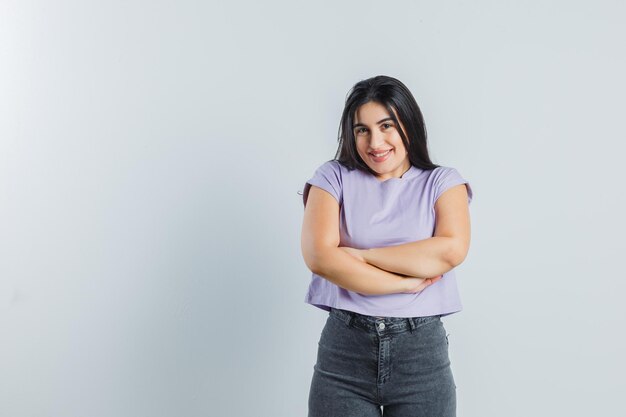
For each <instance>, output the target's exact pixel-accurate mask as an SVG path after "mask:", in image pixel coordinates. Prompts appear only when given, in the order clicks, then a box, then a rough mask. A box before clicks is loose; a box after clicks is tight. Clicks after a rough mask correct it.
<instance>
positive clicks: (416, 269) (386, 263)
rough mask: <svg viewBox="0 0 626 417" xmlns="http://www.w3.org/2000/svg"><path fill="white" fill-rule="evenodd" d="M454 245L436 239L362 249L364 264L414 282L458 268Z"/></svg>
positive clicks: (447, 239) (450, 241)
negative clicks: (416, 279)
mask: <svg viewBox="0 0 626 417" xmlns="http://www.w3.org/2000/svg"><path fill="white" fill-rule="evenodd" d="M456 247H457V244H456V241H455V239H454V238H451V237H443V236H435V237H431V238H428V239H424V240H418V241H415V242H409V243H403V244H400V245H395V246H385V247H380V248H371V249H363V250H361V251H360V253H361V255H362V256H363V259H364V261H365V262H367V263H368V264H370V265H374V266H377V267H378V268H381V269H384V270H386V271H389V272H395V273H398V274H403V275H407V276H411V277H417V278H433V277H436V276H438V275H441V274H443V273H444V272H448V271H449V270H451V269H452V268H454V267H455V266H456V265H457V259H458V256H457V254H456V253H457V251H456Z"/></svg>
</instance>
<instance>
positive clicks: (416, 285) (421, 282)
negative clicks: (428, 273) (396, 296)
mask: <svg viewBox="0 0 626 417" xmlns="http://www.w3.org/2000/svg"><path fill="white" fill-rule="evenodd" d="M442 277H443V275H437V276H436V277H434V278H412V277H408V278H403V279H402V284H403V286H404V290H403V291H401V293H403V294H415V293H418V292H420V291H423V290H424V289H426V287H428V286H430V285H432V284H434V283H435V282H437V281H439V280H440V279H441V278H442Z"/></svg>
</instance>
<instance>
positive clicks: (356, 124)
mask: <svg viewBox="0 0 626 417" xmlns="http://www.w3.org/2000/svg"><path fill="white" fill-rule="evenodd" d="M387 120H391V121H393V119H392V118H391V117H385V118H384V119H380V120H379V121H377V122H376V124H377V125H379V124H381V123H382V122H386V121H387ZM359 126H363V127H367V126H365V125H364V124H363V123H355V124H354V125H352V129H354V128H357V127H359Z"/></svg>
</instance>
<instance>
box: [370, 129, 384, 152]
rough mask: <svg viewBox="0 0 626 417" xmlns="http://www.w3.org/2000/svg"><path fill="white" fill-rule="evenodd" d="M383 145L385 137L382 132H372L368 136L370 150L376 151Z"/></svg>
mask: <svg viewBox="0 0 626 417" xmlns="http://www.w3.org/2000/svg"><path fill="white" fill-rule="evenodd" d="M384 143H385V135H384V134H383V133H382V132H372V134H371V135H370V148H372V149H378V148H380V147H381V146H382V145H383V144H384Z"/></svg>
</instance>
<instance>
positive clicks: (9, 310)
mask: <svg viewBox="0 0 626 417" xmlns="http://www.w3.org/2000/svg"><path fill="white" fill-rule="evenodd" d="M625 17H626V7H625V6H624V3H623V2H616V1H599V2H583V1H574V2H572V1H553V2H539V1H532V2H528V1H526V2H510V1H472V2H464V1H439V2H434V1H430V2H427V1H397V2H364V1H343V2H319V1H317V2H308V3H297V2H289V1H281V2H276V1H273V2H252V1H249V2H245V3H244V2H229V3H226V2H201V1H187V0H185V1H170V2H165V1H110V2H102V1H99V2H96V1H42V0H33V1H28V2H23V1H7V0H2V1H0V62H1V65H0V416H3V417H4V416H6V417H44V416H63V417H81V416H91V417H104V416H106V417H144V416H145V417H148V416H149V417H160V416H168V417H169V416H171V417H174V416H189V417H196V416H198V417H199V416H235V417H238V416H255V417H261V416H273V417H277V416H285V417H293V416H305V415H306V409H307V398H308V389H309V383H310V378H311V376H312V373H313V365H314V363H315V355H316V349H317V341H318V338H319V334H320V331H321V329H322V327H323V325H324V322H325V320H326V313H325V312H323V311H322V310H319V309H317V308H315V307H312V306H310V305H307V304H304V302H303V299H304V295H305V291H306V289H307V286H308V283H309V279H310V272H309V271H308V270H307V268H306V266H305V264H304V261H303V260H302V256H301V252H300V232H301V221H302V214H303V206H302V197H301V196H300V195H298V191H301V190H302V186H303V184H304V181H306V180H307V179H308V178H309V177H310V176H311V175H312V173H313V171H314V169H315V168H316V167H317V166H318V165H320V164H321V163H322V162H324V161H325V160H327V159H330V158H332V156H333V155H334V152H335V149H336V135H337V127H338V122H339V117H340V113H341V110H342V108H343V100H344V98H345V96H346V94H347V92H348V90H349V88H350V87H351V86H352V85H353V84H354V83H355V82H357V81H359V80H361V79H364V78H368V77H371V76H374V75H378V74H386V75H390V76H394V77H397V78H399V79H400V80H402V81H403V82H404V83H405V84H406V85H407V86H408V87H409V88H410V89H411V91H412V92H413V94H414V95H415V97H416V99H417V101H418V103H419V105H420V106H421V108H422V110H423V113H424V117H425V120H426V125H427V129H428V134H429V142H430V149H431V153H432V157H433V160H434V161H435V162H436V163H439V164H442V165H446V166H453V167H456V168H457V169H458V170H459V171H460V172H461V173H462V174H463V175H464V176H465V177H466V178H467V179H468V180H469V181H470V184H471V185H472V187H473V190H474V193H475V195H474V201H473V202H472V205H471V216H472V245H471V249H470V253H469V255H468V257H467V259H466V261H465V262H464V263H463V264H462V265H460V266H459V267H458V268H457V274H458V281H459V286H460V291H461V296H462V300H463V304H464V310H463V311H462V312H460V313H458V314H454V315H451V316H448V317H446V318H444V325H445V326H446V329H447V331H448V333H449V334H450V335H449V338H450V356H451V360H452V369H453V372H454V375H455V380H456V382H457V385H458V389H457V394H458V405H457V408H458V415H459V416H465V417H474V416H480V417H487V416H502V415H506V416H509V417H514V416H528V415H534V416H552V415H567V416H588V415H619V414H620V413H622V414H623V413H624V409H625V406H624V403H623V399H622V394H623V392H624V388H625V385H624V373H625V371H626V369H625V368H626V366H625V359H624V357H623V353H624V351H626V342H625V337H624V331H623V327H624V321H625V320H624V319H625V318H626V314H625V313H626V308H625V307H624V305H625V302H624V292H625V290H626V283H625V281H624V271H623V264H622V262H621V261H622V259H623V251H624V248H625V247H624V243H623V240H624V233H625V231H626V230H625V229H626V228H625V222H624V217H623V213H624V212H625V211H626V201H625V197H624V192H623V186H624V183H623V180H624V177H625V176H624V169H623V159H624V156H623V152H624V150H625V146H624V140H625V139H626V135H625V133H626V128H625V127H624V123H623V120H624V111H625V105H624V94H625V93H626V82H625V81H624V77H623V75H624V73H626V57H625V54H624V47H623V46H624V45H623V39H624V37H625V36H626V30H625V29H624V25H623V21H624V18H625Z"/></svg>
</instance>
